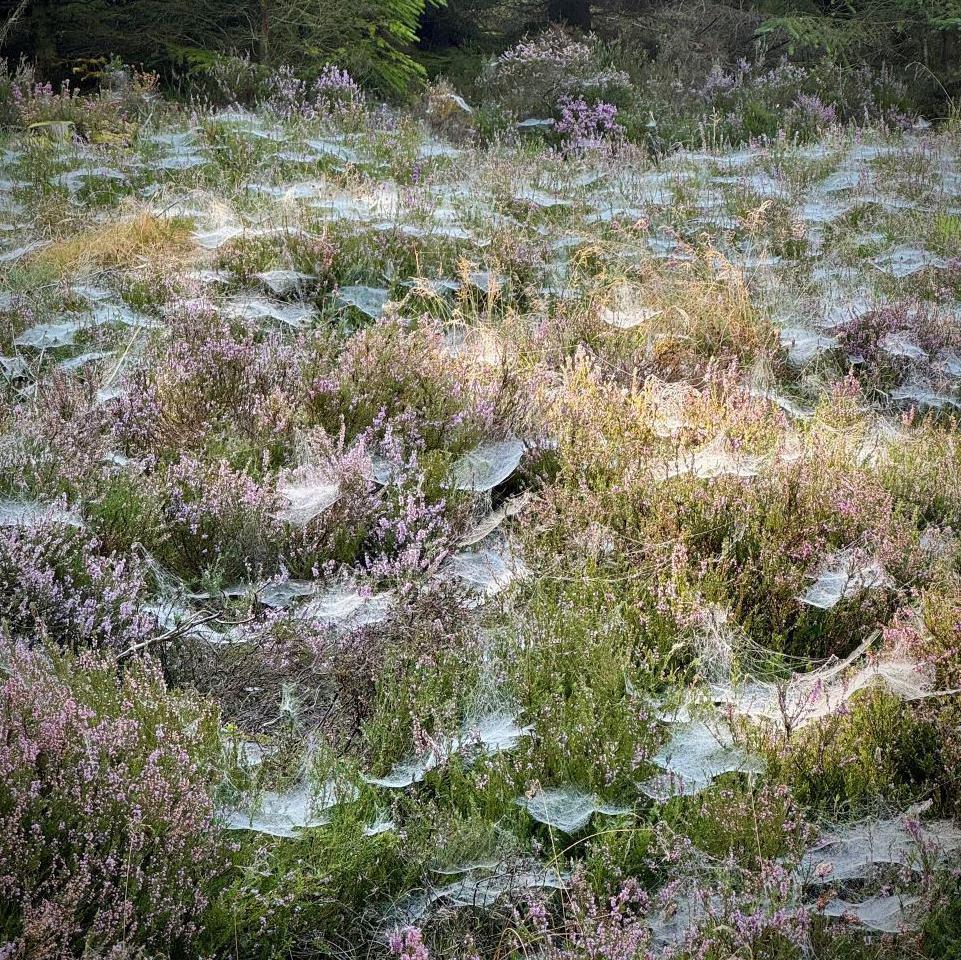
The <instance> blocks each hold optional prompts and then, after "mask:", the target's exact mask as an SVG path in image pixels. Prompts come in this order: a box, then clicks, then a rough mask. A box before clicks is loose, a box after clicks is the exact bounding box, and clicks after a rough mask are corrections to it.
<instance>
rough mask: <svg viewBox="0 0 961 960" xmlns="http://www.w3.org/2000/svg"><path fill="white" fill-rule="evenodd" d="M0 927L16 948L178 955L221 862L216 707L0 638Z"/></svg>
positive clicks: (146, 675) (143, 672)
mask: <svg viewBox="0 0 961 960" xmlns="http://www.w3.org/2000/svg"><path fill="white" fill-rule="evenodd" d="M2 659H3V666H2V668H0V678H2V687H0V734H2V735H0V744H2V746H0V769H2V778H0V780H2V784H0V825H2V830H0V889H2V894H3V895H2V902H3V906H2V907H0V931H2V934H3V937H4V940H5V941H6V942H7V943H8V944H11V945H12V946H13V949H14V950H15V951H17V952H18V953H19V954H22V955H24V956H35V957H69V956H86V955H88V954H89V952H90V951H91V950H94V951H99V952H101V953H102V954H103V955H114V956H120V955H125V954H126V953H127V952H128V951H130V950H131V949H135V950H144V951H147V952H150V953H162V954H164V955H171V954H182V953H184V952H189V951H190V950H191V948H192V944H193V943H194V942H195V941H196V939H197V937H198V934H199V933H200V929H201V922H202V918H203V915H204V912H205V910H206V908H207V904H208V892H207V891H208V890H209V889H210V884H211V881H213V880H214V879H215V878H216V877H217V875H218V874H219V873H221V871H222V870H223V869H224V866H225V861H224V858H223V850H222V848H221V844H220V839H219V835H218V831H217V829H216V826H215V823H214V811H213V805H212V803H211V799H210V796H209V795H208V792H207V788H206V786H205V781H206V780H207V779H208V777H209V776H210V773H211V770H212V764H213V763H214V762H215V761H216V757H217V752H218V750H219V747H218V731H217V719H216V714H215V713H214V712H213V711H212V710H211V709H210V708H209V707H206V706H201V705H198V704H197V703H195V702H193V701H191V699H190V698H188V697H186V696H184V695H180V694H174V693H171V692H169V691H168V690H167V689H166V687H165V684H164V681H163V679H162V676H161V674H160V671H159V669H157V668H156V667H155V666H152V665H150V664H149V663H142V664H133V665H131V666H130V667H129V668H128V669H127V670H125V671H124V672H123V673H122V674H120V675H118V673H117V668H116V663H115V661H113V660H112V659H109V658H101V657H99V656H95V655H91V654H89V653H88V654H85V655H84V656H82V657H80V658H77V659H74V658H69V657H64V656H62V655H60V654H58V653H55V652H48V651H45V650H44V649H42V648H41V647H36V648H34V649H32V650H31V649H28V648H27V647H25V646H24V645H22V644H17V643H15V642H13V641H11V640H5V641H4V650H3V655H2Z"/></svg>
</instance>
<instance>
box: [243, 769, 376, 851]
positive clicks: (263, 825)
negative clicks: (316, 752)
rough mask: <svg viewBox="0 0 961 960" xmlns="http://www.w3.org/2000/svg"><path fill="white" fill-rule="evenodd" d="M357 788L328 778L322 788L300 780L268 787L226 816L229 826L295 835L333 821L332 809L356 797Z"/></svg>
mask: <svg viewBox="0 0 961 960" xmlns="http://www.w3.org/2000/svg"><path fill="white" fill-rule="evenodd" d="M356 797H357V789H356V788H355V787H352V786H347V785H344V784H340V783H338V782H337V781H335V780H329V781H328V782H327V783H326V784H325V785H324V786H323V788H322V789H321V790H319V791H316V792H314V791H312V790H311V789H310V788H309V787H308V786H307V785H306V784H299V785H298V786H295V787H292V788H291V789H290V790H286V791H284V792H283V793H280V792H276V791H268V792H267V793H265V794H263V796H261V797H260V798H259V800H258V801H256V802H255V803H254V804H252V806H251V807H249V808H248V809H247V810H233V811H231V812H230V813H229V814H228V817H227V828H228V829H230V830H252V831H254V832H255V833H263V834H266V835H267V836H271V837H295V836H297V834H298V833H299V832H300V831H301V830H306V829H309V828H310V827H322V826H324V824H326V823H329V822H330V814H329V811H330V810H331V809H332V808H333V807H335V806H337V804H339V803H349V802H350V801H352V800H354V799H356Z"/></svg>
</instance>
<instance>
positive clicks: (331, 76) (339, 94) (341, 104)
mask: <svg viewBox="0 0 961 960" xmlns="http://www.w3.org/2000/svg"><path fill="white" fill-rule="evenodd" d="M363 99H364V95H363V91H362V90H361V89H360V86H359V84H358V83H357V82H356V81H355V80H354V78H353V77H352V76H351V75H350V74H349V73H348V72H347V71H346V70H344V69H342V68H340V67H338V66H336V65H335V64H333V63H328V64H327V65H326V66H325V67H324V68H323V69H322V70H321V71H320V76H319V77H317V79H316V80H315V81H314V110H315V112H316V113H319V114H323V113H339V112H341V111H344V110H348V109H350V108H351V107H356V106H358V105H360V104H361V103H362V102H363Z"/></svg>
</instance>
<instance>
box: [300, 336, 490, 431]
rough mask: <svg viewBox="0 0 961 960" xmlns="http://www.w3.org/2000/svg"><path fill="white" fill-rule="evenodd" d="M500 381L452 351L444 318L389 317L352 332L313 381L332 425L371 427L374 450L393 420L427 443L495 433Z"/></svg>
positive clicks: (315, 402) (316, 401)
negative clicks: (412, 319) (445, 334)
mask: <svg viewBox="0 0 961 960" xmlns="http://www.w3.org/2000/svg"><path fill="white" fill-rule="evenodd" d="M499 387H500V384H499V383H498V382H497V380H496V379H494V377H492V376H485V374H484V373H482V372H480V371H478V370H476V369H474V368H473V367H472V365H471V363H470V361H469V359H468V358H465V357H452V356H450V353H449V351H447V350H446V349H445V343H444V339H443V334H442V332H441V330H440V328H439V326H438V325H434V324H430V323H426V322H421V323H419V324H418V325H417V326H416V327H412V326H410V325H409V324H408V323H406V322H404V321H401V320H398V319H395V318H388V319H384V320H381V321H379V322H378V323H376V324H374V325H373V326H371V327H368V328H366V329H364V330H361V331H360V332H358V333H357V334H355V335H354V336H353V337H351V339H350V341H349V342H348V344H347V346H346V348H345V349H344V351H343V352H342V353H341V354H340V356H339V357H337V359H336V362H335V363H333V364H331V367H330V369H329V370H324V371H322V372H321V373H320V374H319V375H318V376H317V377H316V379H315V380H314V382H313V383H312V385H311V387H310V394H311V397H310V403H311V406H312V407H313V409H314V411H315V416H316V417H317V418H318V420H320V421H321V422H322V423H323V424H324V425H325V426H326V427H327V429H328V430H329V431H331V432H333V431H334V430H337V429H339V428H340V424H341V423H346V425H347V436H348V437H349V438H351V439H353V438H354V437H356V436H358V435H360V434H361V433H363V432H364V431H365V430H369V429H372V434H371V435H370V438H369V443H368V447H369V449H373V445H374V444H375V443H377V442H379V440H380V439H381V437H382V433H381V429H380V428H381V427H382V426H383V424H384V423H387V422H389V423H390V424H391V428H392V430H393V432H394V434H395V436H396V435H399V434H401V433H410V436H411V437H413V436H414V435H415V434H416V436H417V438H418V440H419V441H426V444H427V447H428V448H431V449H432V448H436V447H441V446H443V447H446V448H447V449H451V448H452V447H459V446H465V445H466V446H469V445H472V444H473V443H476V442H477V441H478V440H479V439H480V438H482V437H484V436H488V435H489V434H490V433H491V432H493V430H494V427H495V419H496V416H495V414H496V406H497V403H496V401H497V395H498V390H499ZM412 397H416V398H417V411H416V416H414V415H413V413H414V411H413V410H412V409H411V398H412ZM405 424H409V425H410V426H411V428H412V431H407V430H406V427H405Z"/></svg>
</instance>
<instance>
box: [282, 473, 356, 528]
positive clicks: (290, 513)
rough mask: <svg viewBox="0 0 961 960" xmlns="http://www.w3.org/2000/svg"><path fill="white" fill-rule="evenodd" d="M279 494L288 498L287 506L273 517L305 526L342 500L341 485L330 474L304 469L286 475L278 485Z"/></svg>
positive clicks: (284, 498)
mask: <svg viewBox="0 0 961 960" xmlns="http://www.w3.org/2000/svg"><path fill="white" fill-rule="evenodd" d="M277 493H278V495H279V496H280V497H281V498H283V500H285V501H286V505H285V506H284V507H282V508H281V509H280V510H278V511H277V512H276V513H275V514H274V516H275V517H276V518H277V519H278V520H285V521H286V522H287V523H291V524H293V525H294V526H297V527H303V526H306V525H307V524H308V523H310V521H311V520H313V519H315V518H316V517H319V516H320V515H321V514H322V513H324V512H325V511H327V510H329V509H330V508H331V507H332V506H333V505H334V504H335V503H336V502H337V501H338V500H339V499H340V484H339V483H338V481H337V479H336V478H335V477H332V476H331V475H330V474H329V473H327V472H325V471H323V470H312V471H309V472H302V473H301V475H300V476H295V477H288V478H286V479H285V480H283V481H282V482H281V483H279V484H278V485H277Z"/></svg>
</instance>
